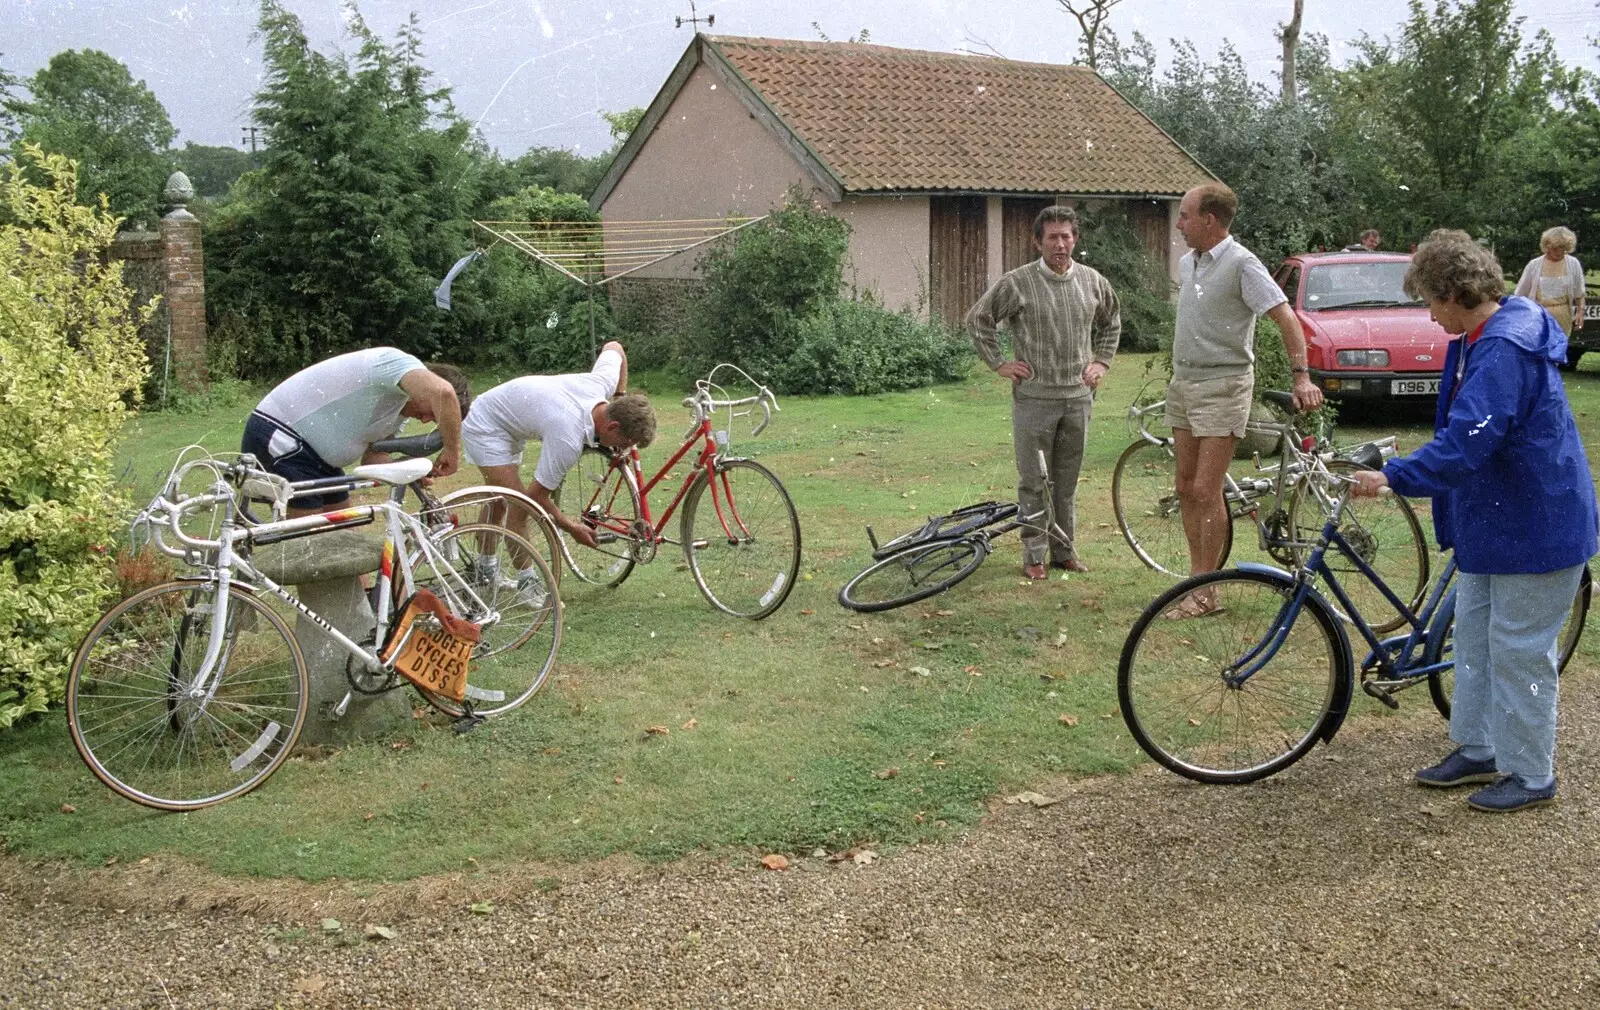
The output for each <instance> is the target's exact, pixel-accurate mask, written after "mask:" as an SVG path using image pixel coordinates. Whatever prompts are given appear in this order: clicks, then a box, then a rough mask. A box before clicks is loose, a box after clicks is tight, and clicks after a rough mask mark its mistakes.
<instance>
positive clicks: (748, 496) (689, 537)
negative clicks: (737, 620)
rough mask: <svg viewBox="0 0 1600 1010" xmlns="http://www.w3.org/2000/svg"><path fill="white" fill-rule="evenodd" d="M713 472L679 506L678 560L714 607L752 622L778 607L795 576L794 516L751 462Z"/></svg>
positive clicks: (719, 464)
mask: <svg viewBox="0 0 1600 1010" xmlns="http://www.w3.org/2000/svg"><path fill="white" fill-rule="evenodd" d="M712 471H713V472H712V474H711V475H710V476H709V477H708V476H707V474H706V472H705V471H704V470H702V471H700V474H699V476H697V477H696V478H695V482H694V484H693V485H691V486H690V488H689V493H688V495H687V496H686V497H685V499H684V503H683V519H682V521H681V522H682V525H681V533H680V535H681V537H682V540H683V553H684V555H685V556H686V557H687V558H688V561H689V572H690V574H692V575H693V576H694V582H695V585H697V586H699V587H700V593H701V595H703V596H704V597H705V598H706V599H707V600H709V601H710V603H711V605H712V606H713V607H716V608H717V609H718V610H720V611H722V612H723V613H725V614H731V615H732V616H734V617H743V618H747V619H749V620H752V621H759V620H760V619H761V618H763V617H766V616H767V615H768V614H771V613H773V612H774V611H776V610H777V609H778V608H779V607H781V606H783V601H784V600H786V599H788V598H789V592H790V590H792V589H794V583H795V578H796V576H798V575H799V574H800V516H799V515H798V514H796V512H795V510H794V502H793V501H792V500H791V499H790V498H789V492H788V491H787V490H785V489H784V486H783V483H782V482H781V481H779V480H778V478H777V477H776V476H774V475H773V473H772V471H771V470H768V469H767V468H766V467H764V466H762V465H761V464H760V463H757V462H756V461H755V460H752V459H719V460H717V461H715V462H714V463H713V464H712ZM708 491H709V492H710V493H709V494H707V492H708ZM708 502H709V504H710V507H709V508H705V507H704V506H705V505H706V504H707V503H708Z"/></svg>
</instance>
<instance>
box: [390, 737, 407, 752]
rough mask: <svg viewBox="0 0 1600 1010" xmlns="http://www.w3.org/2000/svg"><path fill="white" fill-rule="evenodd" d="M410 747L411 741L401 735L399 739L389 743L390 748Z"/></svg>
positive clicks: (401, 748)
mask: <svg viewBox="0 0 1600 1010" xmlns="http://www.w3.org/2000/svg"><path fill="white" fill-rule="evenodd" d="M410 747H411V741H410V740H407V739H406V738H404V737H401V738H400V739H399V740H396V741H395V742H394V743H391V744H390V745H389V749H390V750H408V749H410Z"/></svg>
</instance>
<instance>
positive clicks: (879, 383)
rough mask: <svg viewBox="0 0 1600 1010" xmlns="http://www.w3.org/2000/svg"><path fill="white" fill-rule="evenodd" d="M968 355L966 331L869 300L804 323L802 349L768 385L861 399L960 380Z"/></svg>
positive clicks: (832, 305)
mask: <svg viewBox="0 0 1600 1010" xmlns="http://www.w3.org/2000/svg"><path fill="white" fill-rule="evenodd" d="M973 357H974V354H973V350H972V341H971V340H970V339H968V337H967V335H966V333H965V332H964V331H961V330H954V329H950V328H947V327H945V326H944V325H943V324H941V323H938V322H923V321H922V320H920V319H918V318H917V317H915V316H913V315H911V314H910V313H909V312H893V311H891V310H889V309H886V308H884V307H883V305H882V304H881V303H879V302H878V300H877V299H875V298H873V297H872V296H871V295H870V294H869V295H864V296H862V297H860V298H859V299H857V300H855V301H849V300H845V299H835V300H833V301H831V302H829V303H828V304H826V305H824V306H823V307H822V308H820V309H818V310H817V311H816V312H814V313H812V314H811V315H810V316H807V317H806V318H805V319H803V320H801V322H800V332H799V344H798V346H797V347H796V348H795V350H794V353H792V354H791V355H790V356H789V359H788V360H787V361H785V362H784V363H783V364H782V365H781V366H780V367H779V368H778V369H777V371H776V372H775V373H774V375H773V380H774V382H775V384H776V385H777V387H778V388H781V389H783V390H784V391H786V392H790V393H855V394H861V395H866V394H870V393H883V392H888V391H890V390H895V389H909V388H912V387H915V386H926V385H930V384H932V383H935V382H953V381H955V380H957V379H962V378H965V377H966V375H967V373H968V372H970V371H971V370H972V361H973Z"/></svg>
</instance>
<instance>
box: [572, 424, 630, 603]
mask: <svg viewBox="0 0 1600 1010" xmlns="http://www.w3.org/2000/svg"><path fill="white" fill-rule="evenodd" d="M574 476H576V477H577V481H576V485H577V486H576V488H575V489H574V490H575V491H576V492H577V493H578V494H579V495H580V496H581V498H580V500H579V501H578V503H577V504H578V506H579V508H580V511H579V513H578V514H576V515H574V517H573V518H575V519H576V520H577V521H579V522H581V523H583V524H584V525H586V526H588V527H589V528H590V529H592V530H594V532H595V537H596V539H597V540H598V541H599V544H598V546H595V547H585V546H584V545H583V544H580V543H578V542H577V541H576V540H573V539H572V538H571V537H570V536H568V535H567V534H566V533H562V534H560V535H561V536H562V538H563V539H564V540H565V541H566V543H567V548H568V555H567V557H568V560H569V561H570V565H569V567H570V568H571V569H572V574H573V575H576V576H577V577H578V578H579V579H580V580H581V581H583V582H587V583H589V584H590V585H595V586H620V585H622V583H623V582H624V581H625V580H626V579H627V578H628V576H629V575H630V574H632V573H633V566H634V564H635V562H636V561H637V559H638V556H639V540H638V534H637V532H636V531H637V530H638V528H639V517H640V516H641V515H642V514H643V509H642V508H641V507H640V500H639V488H638V487H637V486H636V485H635V483H634V477H633V468H632V466H631V464H628V463H627V462H625V461H617V460H613V459H612V458H611V457H609V456H606V455H604V454H603V453H597V452H585V453H584V454H583V455H582V456H581V457H580V458H579V460H578V465H577V466H575V467H573V468H572V471H571V472H570V473H568V475H567V480H568V481H572V480H573V477H574ZM563 490H565V485H563Z"/></svg>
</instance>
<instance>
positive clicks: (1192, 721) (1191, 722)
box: [1189, 716, 1200, 726]
mask: <svg viewBox="0 0 1600 1010" xmlns="http://www.w3.org/2000/svg"><path fill="white" fill-rule="evenodd" d="M1189 725H1191V726H1198V725H1200V720H1199V719H1196V718H1194V717H1192V716H1191V717H1190V719H1189Z"/></svg>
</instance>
